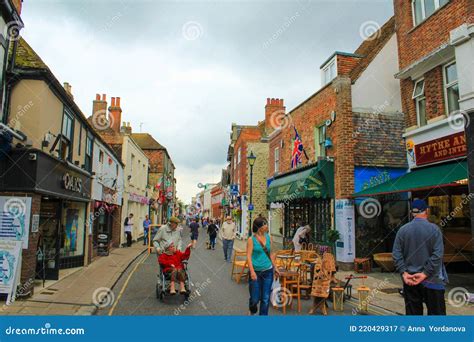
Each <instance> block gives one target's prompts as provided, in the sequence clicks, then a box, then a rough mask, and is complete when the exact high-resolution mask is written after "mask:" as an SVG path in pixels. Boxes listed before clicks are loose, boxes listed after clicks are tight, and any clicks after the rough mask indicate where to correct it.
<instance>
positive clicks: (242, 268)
mask: <svg viewBox="0 0 474 342" xmlns="http://www.w3.org/2000/svg"><path fill="white" fill-rule="evenodd" d="M246 271H248V262H247V252H245V251H239V250H234V259H233V261H232V270H231V274H230V277H231V279H232V280H234V279H235V281H236V282H237V284H240V281H241V280H242V278H247V276H248V275H247V273H248V272H246Z"/></svg>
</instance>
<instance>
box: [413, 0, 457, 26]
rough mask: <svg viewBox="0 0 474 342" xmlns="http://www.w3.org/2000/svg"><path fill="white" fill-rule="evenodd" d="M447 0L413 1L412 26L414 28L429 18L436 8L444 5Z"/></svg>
mask: <svg viewBox="0 0 474 342" xmlns="http://www.w3.org/2000/svg"><path fill="white" fill-rule="evenodd" d="M448 2H449V0H413V1H412V13H413V25H414V26H416V25H418V24H420V23H421V22H423V21H424V20H425V19H426V18H428V17H429V16H431V15H432V14H433V13H434V12H435V11H436V10H437V9H438V8H440V7H442V6H444V5H446V4H447V3H448Z"/></svg>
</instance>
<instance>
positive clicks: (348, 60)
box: [337, 55, 361, 76]
mask: <svg viewBox="0 0 474 342" xmlns="http://www.w3.org/2000/svg"><path fill="white" fill-rule="evenodd" d="M360 60H361V59H360V58H358V57H351V56H343V55H337V74H338V76H348V75H349V74H350V73H351V71H352V70H353V69H354V67H356V66H357V65H358V64H359V62H360Z"/></svg>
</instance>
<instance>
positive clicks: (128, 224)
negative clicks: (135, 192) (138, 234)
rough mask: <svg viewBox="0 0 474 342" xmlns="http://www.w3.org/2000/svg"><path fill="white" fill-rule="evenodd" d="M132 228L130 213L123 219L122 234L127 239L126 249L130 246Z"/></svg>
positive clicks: (131, 215)
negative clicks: (123, 233)
mask: <svg viewBox="0 0 474 342" xmlns="http://www.w3.org/2000/svg"><path fill="white" fill-rule="evenodd" d="M132 228H133V214H132V213H130V214H129V215H128V217H126V218H125V222H124V232H125V236H126V237H127V247H130V246H131V245H132Z"/></svg>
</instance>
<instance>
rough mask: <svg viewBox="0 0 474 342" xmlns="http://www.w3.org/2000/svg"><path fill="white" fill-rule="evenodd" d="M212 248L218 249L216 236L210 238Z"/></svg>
mask: <svg viewBox="0 0 474 342" xmlns="http://www.w3.org/2000/svg"><path fill="white" fill-rule="evenodd" d="M209 242H210V247H211V248H212V249H214V247H216V236H209Z"/></svg>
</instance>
